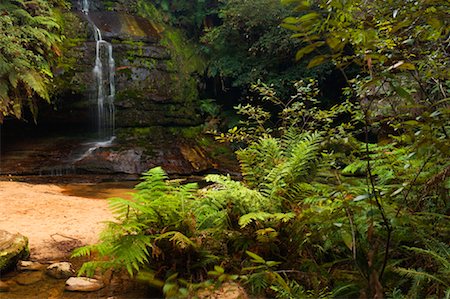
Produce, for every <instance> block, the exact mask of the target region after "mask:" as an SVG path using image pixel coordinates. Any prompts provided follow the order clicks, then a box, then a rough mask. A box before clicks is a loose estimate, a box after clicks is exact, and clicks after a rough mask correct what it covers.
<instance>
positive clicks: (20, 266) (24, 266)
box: [17, 261, 44, 271]
mask: <svg viewBox="0 0 450 299" xmlns="http://www.w3.org/2000/svg"><path fill="white" fill-rule="evenodd" d="M43 268H44V265H42V264H41V263H38V262H32V261H19V262H18V263H17V270H20V271H39V270H42V269H43Z"/></svg>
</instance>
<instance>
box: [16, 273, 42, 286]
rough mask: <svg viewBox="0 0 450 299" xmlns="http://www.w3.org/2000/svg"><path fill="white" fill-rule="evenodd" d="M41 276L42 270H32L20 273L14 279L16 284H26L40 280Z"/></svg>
mask: <svg viewBox="0 0 450 299" xmlns="http://www.w3.org/2000/svg"><path fill="white" fill-rule="evenodd" d="M42 278H43V274H42V272H35V271H33V272H23V273H20V274H19V275H18V276H17V277H16V278H15V279H14V280H15V281H16V282H17V284H20V285H23V286H27V285H30V284H35V283H37V282H39V281H41V280H42Z"/></svg>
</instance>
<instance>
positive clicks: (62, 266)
mask: <svg viewBox="0 0 450 299" xmlns="http://www.w3.org/2000/svg"><path fill="white" fill-rule="evenodd" d="M45 272H46V273H47V274H48V275H49V276H51V277H53V278H56V279H62V278H69V277H71V276H72V275H74V274H75V270H74V269H73V268H72V264H71V263H68V262H61V263H54V264H51V265H50V266H48V267H47V270H46V271H45Z"/></svg>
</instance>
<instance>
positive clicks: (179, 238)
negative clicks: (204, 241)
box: [155, 231, 196, 250]
mask: <svg viewBox="0 0 450 299" xmlns="http://www.w3.org/2000/svg"><path fill="white" fill-rule="evenodd" d="M163 239H169V241H172V242H173V244H174V245H176V246H177V247H178V248H179V249H183V250H184V249H186V248H189V247H193V248H195V247H196V245H195V243H194V242H192V240H191V239H189V238H188V237H186V236H185V235H184V234H182V233H181V232H178V231H170V232H167V233H164V234H162V235H160V236H158V237H157V238H155V242H156V241H159V240H163Z"/></svg>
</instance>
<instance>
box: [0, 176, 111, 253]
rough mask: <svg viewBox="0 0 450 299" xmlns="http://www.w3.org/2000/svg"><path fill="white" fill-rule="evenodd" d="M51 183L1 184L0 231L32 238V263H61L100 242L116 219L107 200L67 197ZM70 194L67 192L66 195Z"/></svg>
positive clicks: (30, 246)
mask: <svg viewBox="0 0 450 299" xmlns="http://www.w3.org/2000/svg"><path fill="white" fill-rule="evenodd" d="M64 191H65V188H64V187H61V186H56V185H49V184H28V183H21V182H6V181H0V229H2V230H6V231H8V232H10V233H15V232H18V233H21V234H22V235H25V236H27V237H28V239H29V248H30V259H31V260H38V261H42V260H58V259H61V258H64V257H67V256H69V255H70V253H71V251H72V250H73V249H74V248H76V247H78V246H81V245H85V244H93V243H95V242H97V241H98V237H99V233H100V232H101V230H102V229H103V227H104V223H103V222H104V221H107V220H112V219H113V216H112V214H111V212H110V211H109V209H108V202H107V201H106V200H105V199H95V198H87V197H80V196H71V195H67V194H64ZM65 193H67V192H65Z"/></svg>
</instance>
